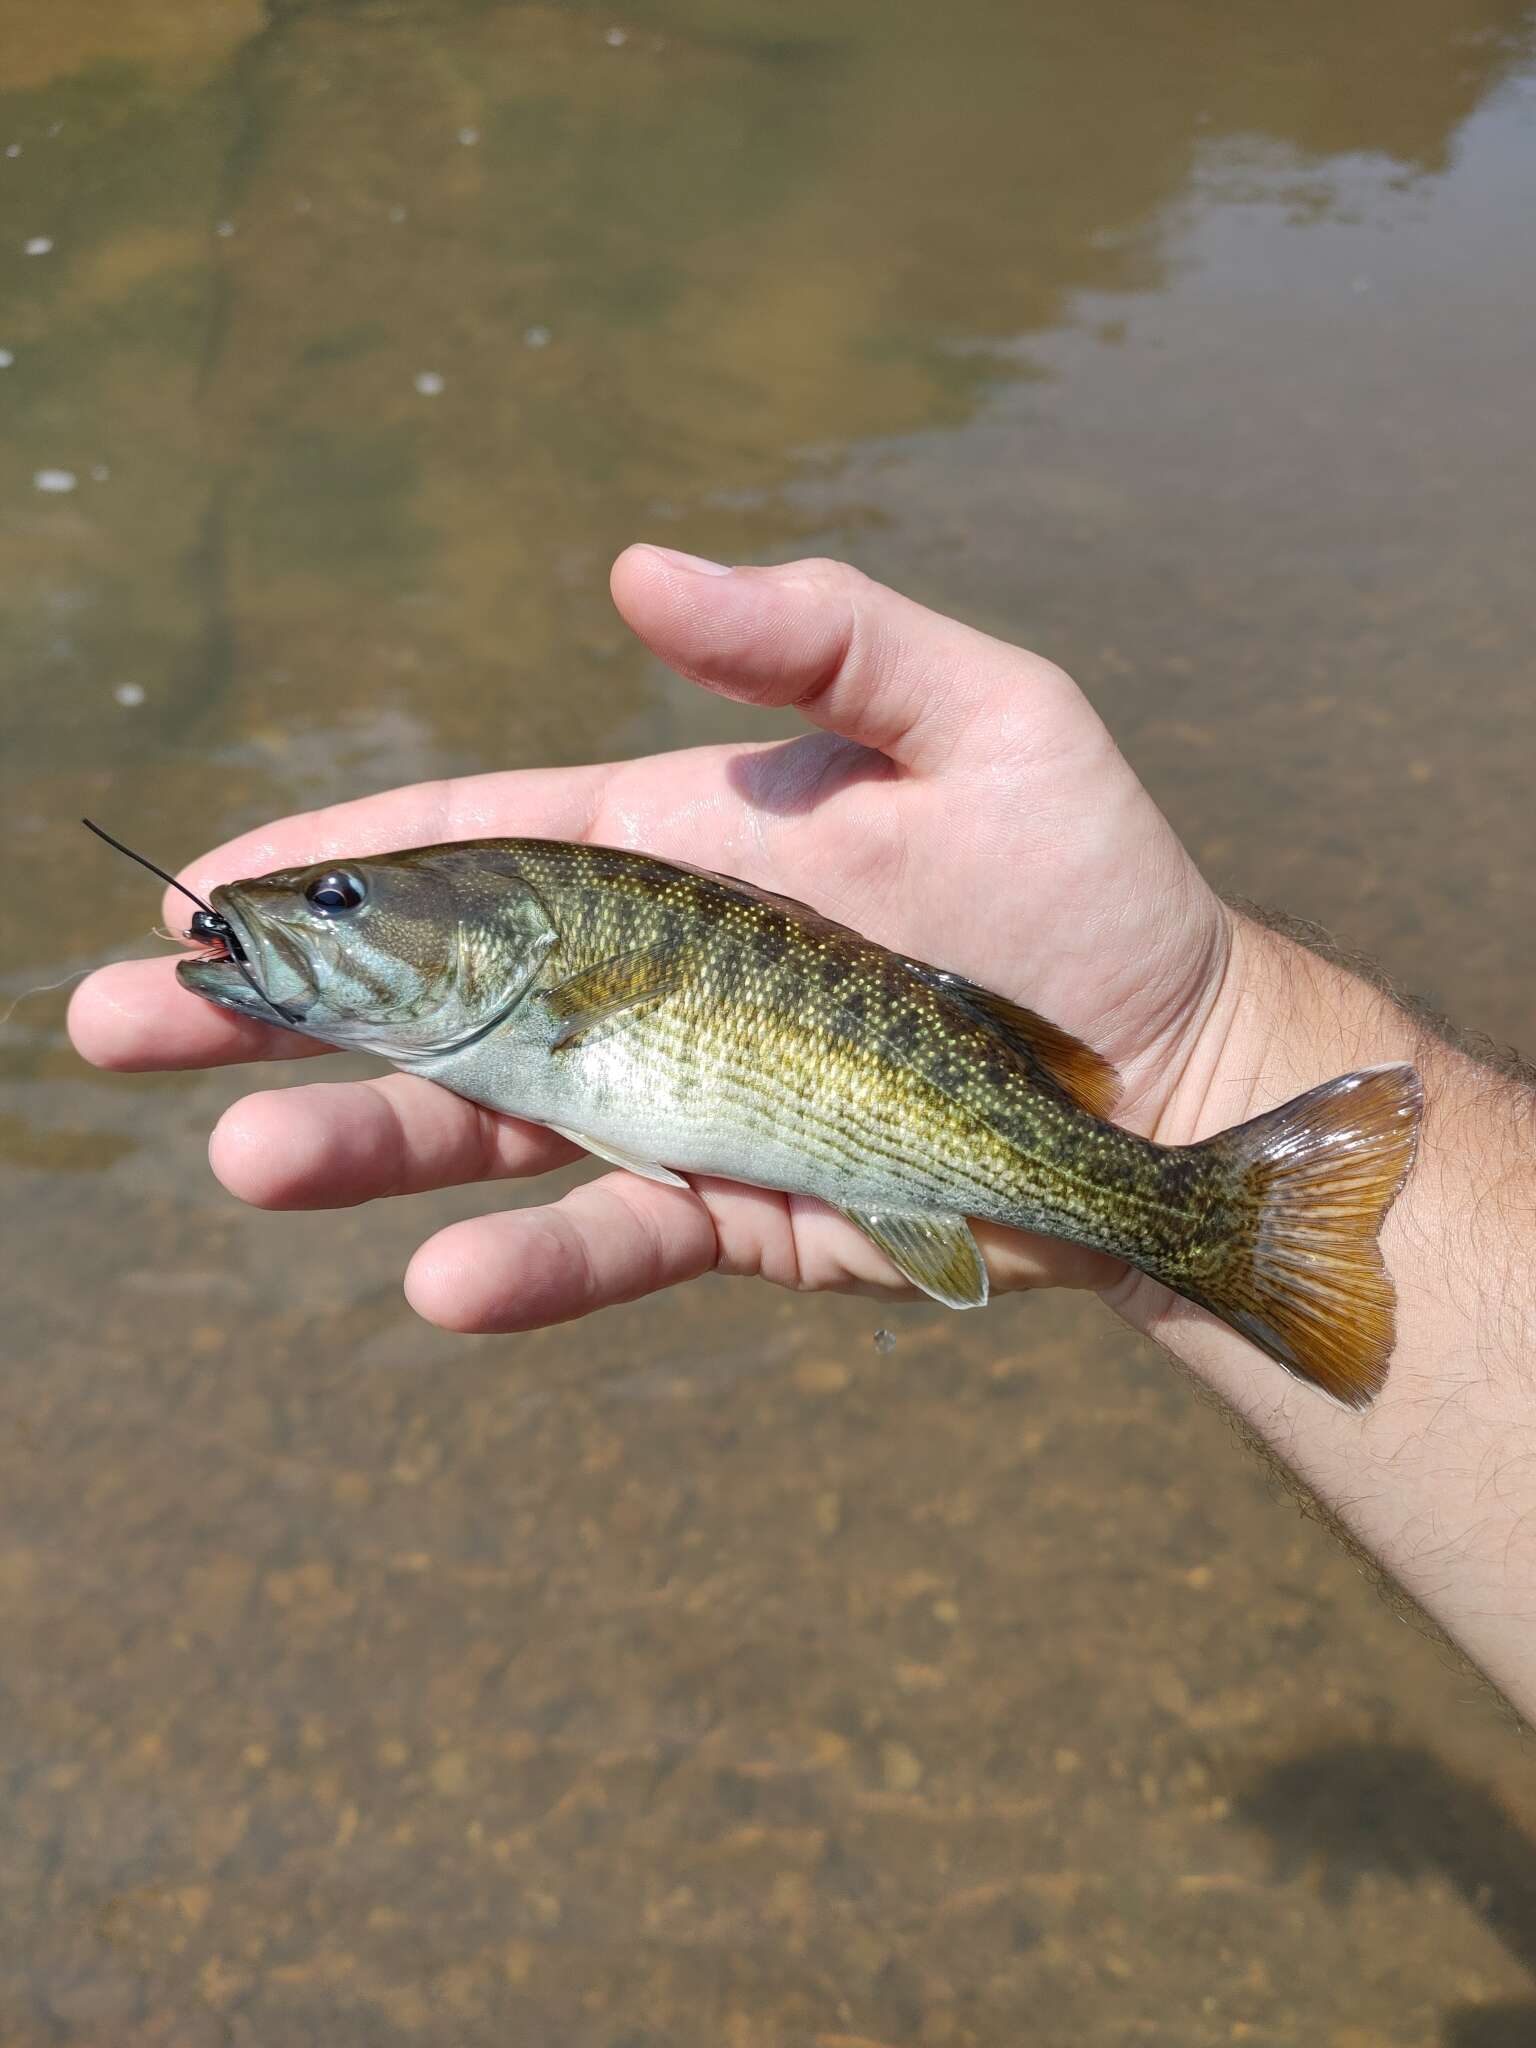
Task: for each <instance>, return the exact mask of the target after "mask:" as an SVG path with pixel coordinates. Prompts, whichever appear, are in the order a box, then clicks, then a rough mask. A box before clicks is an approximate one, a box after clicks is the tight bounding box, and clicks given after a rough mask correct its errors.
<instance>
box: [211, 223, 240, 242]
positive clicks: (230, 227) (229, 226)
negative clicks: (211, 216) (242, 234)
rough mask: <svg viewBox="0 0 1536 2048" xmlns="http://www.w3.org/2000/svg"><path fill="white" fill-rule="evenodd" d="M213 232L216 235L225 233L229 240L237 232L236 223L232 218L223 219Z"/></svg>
mask: <svg viewBox="0 0 1536 2048" xmlns="http://www.w3.org/2000/svg"><path fill="white" fill-rule="evenodd" d="M213 232H214V233H215V234H216V235H223V236H224V237H225V239H226V240H227V239H228V238H229V236H231V235H232V234H233V233H234V232H235V224H234V222H233V221H232V220H221V221H220V222H219V224H218V226H217V227H216V228H215V229H214V231H213Z"/></svg>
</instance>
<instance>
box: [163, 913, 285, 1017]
mask: <svg viewBox="0 0 1536 2048" xmlns="http://www.w3.org/2000/svg"><path fill="white" fill-rule="evenodd" d="M212 901H213V903H214V905H215V909H214V911H213V912H212V913H209V912H206V911H199V912H198V914H197V916H196V917H194V918H193V920H192V923H191V925H190V926H189V927H188V929H187V933H186V937H187V940H188V941H189V943H190V944H191V946H192V947H193V948H194V949H195V950H193V951H192V952H190V953H189V954H188V955H187V957H186V958H185V959H183V960H180V961H178V962H177V965H176V978H177V980H178V981H179V982H181V984H182V985H183V987H185V988H190V989H192V990H194V991H195V992H196V994H198V995H200V996H204V997H206V998H207V1000H208V1001H210V1002H214V1003H218V1004H220V1005H221V1006H222V1007H223V1008H225V1009H228V1010H238V1011H240V1012H242V1013H243V1014H244V1015H246V1016H257V1017H265V1018H267V1019H268V1021H270V1020H271V1019H272V1017H273V1014H274V1013H275V1014H276V1016H277V1017H278V1018H279V1019H281V1020H283V1021H284V1022H297V1021H298V1020H299V1018H300V1017H302V1015H303V1014H304V1011H305V1010H306V1009H307V1008H308V1006H309V1004H310V1002H312V1001H313V999H314V988H313V985H312V983H311V982H310V978H309V975H308V974H307V972H306V971H305V969H304V966H303V962H302V960H301V958H300V957H299V955H298V953H297V951H296V949H295V948H293V947H292V946H291V945H289V944H287V943H285V941H284V935H283V934H282V933H281V932H266V931H262V932H258V931H257V930H256V928H255V927H254V926H253V925H252V924H251V923H249V922H248V921H246V920H245V919H243V918H242V917H241V914H240V912H239V911H238V910H237V909H236V908H235V907H234V905H233V904H232V903H231V901H230V893H229V892H228V891H226V890H223V889H216V890H215V891H214V893H213V897H212Z"/></svg>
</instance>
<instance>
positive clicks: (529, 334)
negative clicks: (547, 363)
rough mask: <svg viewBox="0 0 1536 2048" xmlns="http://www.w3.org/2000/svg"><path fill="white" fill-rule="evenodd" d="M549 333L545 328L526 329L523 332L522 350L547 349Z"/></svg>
mask: <svg viewBox="0 0 1536 2048" xmlns="http://www.w3.org/2000/svg"><path fill="white" fill-rule="evenodd" d="M549 343H550V332H549V329H548V328H547V327H526V328H524V330H523V347H524V348H548V347H549Z"/></svg>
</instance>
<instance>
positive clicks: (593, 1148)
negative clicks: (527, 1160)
mask: <svg viewBox="0 0 1536 2048" xmlns="http://www.w3.org/2000/svg"><path fill="white" fill-rule="evenodd" d="M549 1128H550V1129H551V1130H552V1131H554V1132H555V1133H556V1135H557V1136H559V1137H562V1138H569V1139H570V1141H571V1143H572V1144H573V1145H579V1146H580V1147H581V1149H582V1151H583V1152H590V1153H591V1154H592V1155H593V1157H594V1158H596V1159H606V1160H607V1161H608V1164H609V1165H610V1166H622V1167H623V1169H624V1171H625V1172H626V1173H635V1174H638V1175H639V1176H640V1178H641V1180H656V1181H660V1182H661V1184H662V1186H663V1187H668V1188H685V1187H687V1185H688V1183H687V1181H685V1180H684V1179H683V1177H682V1175H681V1174H678V1173H673V1172H672V1171H671V1170H670V1169H669V1168H668V1167H665V1166H657V1165H655V1164H654V1162H653V1161H651V1160H649V1159H640V1158H638V1157H637V1156H636V1155H635V1154H634V1153H633V1152H624V1151H621V1150H620V1148H619V1147H618V1146H617V1145H609V1144H605V1143H604V1142H603V1140H602V1139H601V1138H591V1137H588V1135H587V1133H586V1132H585V1131H573V1130H569V1129H568V1128H567V1127H566V1126H565V1125H564V1124H551V1125H550V1127H549Z"/></svg>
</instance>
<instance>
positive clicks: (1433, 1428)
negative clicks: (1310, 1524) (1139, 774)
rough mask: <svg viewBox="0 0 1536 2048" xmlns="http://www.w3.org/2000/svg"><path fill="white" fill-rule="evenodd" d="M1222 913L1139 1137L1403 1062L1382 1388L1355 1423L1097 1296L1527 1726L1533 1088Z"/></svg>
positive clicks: (1222, 1341) (1535, 1182)
mask: <svg viewBox="0 0 1536 2048" xmlns="http://www.w3.org/2000/svg"><path fill="white" fill-rule="evenodd" d="M1231 916H1232V944H1231V948H1230V955H1229V960H1228V965H1227V970H1226V973H1225V975H1224V976H1223V979H1222V983H1221V986H1220V988H1219V989H1218V990H1217V991H1216V992H1215V994H1214V996H1213V998H1212V1000H1211V1003H1210V1006H1209V1010H1208V1014H1207V1017H1206V1020H1205V1023H1204V1026H1203V1028H1202V1031H1201V1033H1200V1036H1199V1038H1198V1040H1197V1042H1196V1044H1195V1045H1194V1047H1193V1048H1192V1050H1191V1053H1190V1056H1189V1058H1188V1060H1187V1061H1186V1063H1185V1065H1184V1068H1183V1070H1182V1071H1181V1073H1180V1076H1179V1080H1178V1082H1177V1084H1176V1086H1175V1087H1174V1089H1173V1090H1172V1092H1171V1094H1170V1097H1169V1100H1168V1106H1167V1109H1166V1110H1165V1113H1164V1115H1163V1117H1162V1118H1161V1119H1160V1121H1159V1128H1158V1131H1157V1136H1158V1137H1159V1138H1160V1139H1161V1140H1163V1142H1167V1143H1188V1142H1191V1141H1193V1140H1195V1139H1198V1138H1203V1137H1207V1136H1209V1135H1210V1134H1211V1133H1213V1132H1214V1131H1217V1130H1220V1129H1223V1128H1226V1127H1227V1126H1229V1125H1231V1124H1233V1123H1237V1122H1241V1121H1243V1120H1244V1119H1245V1118H1247V1117H1249V1116H1252V1115H1255V1114H1257V1113H1258V1112H1260V1111H1262V1110H1265V1109H1269V1108H1272V1107H1273V1106H1275V1105H1276V1104H1278V1103H1280V1102H1283V1101H1285V1100H1287V1099H1289V1098H1290V1097H1292V1096H1294V1095H1297V1094H1299V1093H1301V1092H1302V1091H1303V1090H1304V1089H1307V1088H1310V1087H1313V1086H1315V1085H1316V1084H1317V1083H1319V1082H1321V1081H1325V1080H1328V1079H1330V1078H1332V1077H1333V1076H1335V1075H1337V1074H1342V1073H1346V1072H1349V1071H1352V1070H1353V1069H1356V1068H1359V1067H1364V1066H1372V1065H1375V1064H1378V1063H1379V1062H1382V1061H1388V1060H1409V1061H1411V1062H1412V1063H1413V1064H1414V1065H1415V1066H1417V1067H1418V1069H1419V1071H1420V1074H1421V1076H1422V1079H1423V1083H1424V1092H1425V1114H1424V1121H1423V1126H1422V1129H1421V1133H1420V1142H1419V1147H1418V1155H1417V1158H1416V1160H1415V1163H1414V1166H1413V1169H1412V1170H1411V1172H1410V1174H1409V1176H1408V1179H1407V1181H1406V1183H1405V1185H1404V1187H1403V1190H1402V1193H1401V1194H1400V1195H1399V1197H1398V1199H1397V1201H1396V1203H1395V1204H1394V1206H1393V1208H1392V1210H1391V1212H1390V1213H1389V1215H1388V1217H1387V1220H1386V1224H1385V1227H1384V1229H1383V1232H1382V1237H1381V1248H1382V1253H1383V1256H1384V1258H1385V1259H1386V1262H1387V1266H1388V1270H1389V1272H1390V1273H1391V1275H1392V1279H1393V1283H1394V1288H1395V1291H1396V1296H1397V1311H1396V1343H1395V1347H1394V1351H1393V1355H1392V1360H1391V1366H1390V1370H1389V1373H1388V1378H1387V1383H1386V1386H1385V1388H1384V1389H1383V1391H1382V1392H1381V1394H1380V1395H1379V1396H1378V1397H1377V1400H1376V1401H1375V1403H1374V1404H1373V1405H1372V1406H1371V1407H1370V1408H1369V1409H1368V1410H1366V1411H1365V1412H1364V1413H1363V1414H1352V1413H1349V1412H1346V1411H1345V1410H1343V1409H1340V1408H1338V1407H1336V1406H1335V1405H1333V1404H1331V1403H1329V1402H1328V1401H1326V1400H1323V1399H1321V1398H1319V1396H1318V1395H1317V1394H1316V1393H1314V1392H1312V1391H1311V1390H1310V1389H1307V1388H1303V1387H1300V1386H1298V1385H1296V1384H1295V1383H1294V1382H1292V1381H1290V1380H1288V1379H1286V1378H1285V1377H1284V1376H1283V1375H1281V1374H1279V1373H1277V1372H1276V1371H1275V1370H1274V1369H1273V1368H1272V1367H1271V1366H1269V1365H1268V1364H1267V1363H1266V1362H1265V1361H1264V1360H1263V1359H1262V1358H1261V1357H1260V1356H1259V1355H1258V1354H1257V1353H1256V1352H1255V1351H1253V1349H1252V1348H1251V1347H1250V1346H1248V1345H1246V1344H1245V1343H1244V1342H1243V1341H1242V1339H1241V1338H1239V1337H1236V1336H1234V1335H1233V1334H1232V1333H1231V1332H1230V1331H1228V1330H1226V1329H1224V1328H1223V1327H1222V1326H1221V1325H1219V1324H1217V1323H1215V1322H1214V1321H1213V1320H1212V1319H1210V1318H1208V1317H1205V1316H1203V1315H1201V1314H1200V1313H1199V1312H1198V1311H1194V1310H1190V1309H1188V1308H1187V1307H1186V1306H1185V1305H1184V1304H1183V1303H1180V1302H1177V1301H1175V1300H1173V1299H1172V1298H1171V1297H1169V1296H1168V1295H1167V1294H1166V1293H1165V1292H1164V1291H1163V1290H1161V1289H1159V1288H1156V1287H1155V1286H1153V1285H1152V1284H1151V1283H1149V1282H1145V1281H1141V1280H1138V1279H1137V1278H1135V1277H1134V1276H1133V1277H1132V1279H1131V1280H1130V1281H1129V1282H1127V1283H1126V1284H1125V1285H1124V1286H1123V1287H1122V1288H1119V1289H1116V1290H1114V1291H1113V1293H1112V1295H1111V1300H1112V1302H1113V1304H1114V1305H1115V1306H1116V1307H1117V1308H1119V1309H1120V1311H1121V1312H1122V1313H1124V1314H1125V1315H1126V1316H1127V1317H1128V1318H1129V1319H1130V1320H1131V1321H1133V1322H1135V1323H1136V1324H1137V1325H1138V1326H1139V1327H1140V1328H1142V1329H1144V1330H1146V1331H1147V1332H1148V1333H1149V1334H1151V1335H1153V1336H1154V1337H1156V1339H1157V1341H1158V1342H1159V1343H1161V1344H1162V1345H1163V1346H1164V1347H1165V1348H1166V1349H1168V1350H1169V1351H1171V1352H1172V1353H1173V1354H1174V1356H1175V1357H1176V1358H1178V1359H1179V1360H1180V1361H1181V1362H1182V1363H1183V1364H1184V1365H1186V1366H1187V1367H1188V1368H1189V1369H1190V1370H1191V1371H1192V1372H1194V1373H1195V1375H1196V1376H1197V1377H1198V1378H1200V1379H1202V1380H1203V1381H1205V1382H1206V1384H1207V1385H1209V1386H1211V1387H1212V1388H1214V1389H1215V1390H1216V1391H1217V1392H1218V1393H1219V1394H1220V1395H1221V1396H1222V1397H1223V1398H1224V1399H1225V1400H1226V1401H1228V1402H1229V1403H1230V1404H1231V1405H1232V1406H1233V1407H1234V1408H1235V1409H1237V1410H1238V1411H1239V1413H1240V1414H1242V1415H1243V1416H1244V1418H1245V1419H1246V1420H1247V1421H1248V1422H1249V1423H1250V1424H1251V1425H1252V1426H1253V1427H1254V1428H1255V1429H1256V1431H1257V1432H1258V1434H1259V1435H1260V1436H1261V1437H1262V1438H1264V1439H1265V1440H1266V1441H1267V1442H1268V1443H1269V1444H1270V1445H1271V1446H1272V1447H1274V1448H1275V1449H1276V1450H1277V1451H1278V1452H1279V1453H1280V1454H1281V1455H1282V1456H1283V1457H1284V1459H1285V1461H1286V1463H1288V1464H1289V1465H1290V1466H1292V1468H1293V1469H1294V1470H1295V1471H1296V1472H1297V1473H1298V1474H1299V1475H1300V1476H1301V1478H1302V1479H1303V1480H1304V1481H1305V1483H1306V1485H1307V1486H1308V1487H1309V1488H1310V1489H1311V1491H1312V1492H1313V1493H1314V1494H1315V1495H1316V1496H1317V1497H1318V1498H1319V1499H1320V1500H1321V1501H1322V1503H1323V1505H1324V1507H1325V1508H1326V1509H1327V1510H1328V1511H1330V1513H1331V1514H1332V1515H1333V1516H1334V1518H1335V1519H1336V1520H1337V1521H1338V1522H1339V1523H1340V1524H1341V1525H1342V1526H1343V1527H1344V1528H1345V1529H1346V1530H1347V1531H1348V1532H1349V1534H1350V1535H1351V1536H1352V1537H1353V1538H1354V1540H1356V1541H1357V1542H1358V1543H1360V1544H1361V1545H1363V1547H1364V1548H1365V1549H1366V1550H1367V1551H1369V1552H1370V1553H1371V1555H1372V1556H1373V1557H1374V1558H1375V1559H1376V1560H1377V1561H1378V1562H1379V1563H1380V1564H1381V1565H1382V1566H1383V1567H1384V1568H1385V1569H1386V1570H1387V1571H1388V1572H1389V1573H1390V1574H1391V1576H1392V1577H1393V1578H1395V1579H1396V1580H1397V1581H1398V1582H1399V1583H1400V1584H1401V1585H1402V1586H1403V1587H1404V1588H1405V1589H1406V1590H1407V1591H1408V1592H1409V1593H1410V1594H1411V1595H1412V1596H1413V1597H1414V1598H1415V1599H1416V1600H1417V1601H1418V1602H1419V1603H1420V1605H1421V1606H1423V1607H1424V1608H1425V1609H1426V1610H1427V1611H1428V1612H1429V1613H1430V1614H1431V1615H1432V1616H1433V1618H1434V1620H1435V1621H1436V1622H1437V1623H1438V1624H1439V1625H1440V1627H1442V1628H1443V1629H1444V1630H1445V1631H1446V1633H1447V1634H1449V1635H1450V1636H1452V1637H1453V1638H1455V1639H1456V1640H1457V1641H1459V1642H1460V1644H1461V1645H1462V1647H1463V1648H1464V1649H1465V1650H1466V1651H1467V1652H1468V1654H1469V1655H1470V1656H1471V1657H1472V1658H1473V1660H1474V1661H1475V1662H1476V1663H1478V1664H1480V1665H1481V1667H1482V1668H1483V1669H1484V1671H1486V1672H1487V1673H1488V1674H1489V1676H1490V1677H1491V1678H1493V1680H1494V1681H1495V1683H1497V1684H1499V1685H1500V1686H1502V1687H1503V1689H1504V1690H1505V1691H1506V1692H1507V1693H1508V1695H1509V1697H1510V1698H1511V1700H1513V1702H1514V1703H1515V1704H1516V1705H1517V1706H1518V1707H1520V1708H1521V1709H1522V1710H1523V1711H1525V1712H1526V1713H1528V1714H1530V1713H1536V1628H1533V1626H1532V1623H1533V1621H1536V1512H1533V1507H1536V1090H1533V1088H1532V1087H1531V1086H1530V1085H1529V1083H1528V1081H1527V1080H1526V1079H1525V1078H1523V1077H1522V1076H1521V1075H1520V1074H1519V1073H1517V1072H1505V1071H1500V1070H1499V1068H1498V1067H1497V1066H1495V1065H1493V1064H1490V1063H1488V1062H1486V1061H1484V1060H1481V1059H1478V1058H1474V1057H1472V1056H1471V1055H1469V1054H1468V1053H1467V1052H1465V1051H1463V1050H1461V1049H1460V1048H1459V1047H1457V1046H1456V1045H1454V1044H1452V1043H1450V1042H1448V1040H1447V1039H1446V1038H1445V1037H1444V1036H1442V1035H1441V1033H1440V1031H1439V1030H1438V1029H1436V1028H1435V1026H1434V1025H1433V1024H1432V1023H1431V1022H1429V1021H1428V1020H1423V1019H1420V1018H1419V1017H1416V1016H1415V1015H1414V1014H1413V1013H1412V1011H1411V1010H1409V1009H1407V1008H1405V1007H1404V1006H1403V1005H1402V1004H1400V1003H1398V1002H1397V1001H1395V1000H1394V999H1393V998H1392V996H1391V995H1390V994H1388V992H1387V991H1386V990H1385V989H1383V988H1382V987H1380V986H1378V985H1376V984H1375V983H1374V982H1373V981H1371V980H1370V979H1367V978H1365V977H1364V976H1362V975H1361V974H1359V973H1355V972H1351V971H1350V970H1349V969H1348V968H1347V967H1346V966H1344V965H1342V964H1341V963H1340V961H1339V960H1338V959H1336V958H1328V957H1324V956H1323V955H1322V954H1320V952H1318V951H1316V950H1313V948H1312V947H1311V946H1303V945H1300V944H1298V943H1297V942H1296V941H1295V940H1294V939H1292V938H1290V937H1288V936H1286V935H1285V934H1284V933H1283V932H1277V931H1273V930H1268V929H1265V928H1264V927H1263V926H1262V925H1260V924H1259V923H1258V922H1257V921H1256V920H1254V919H1252V918H1250V917H1247V916H1244V915H1241V914H1239V913H1236V912H1233V913H1231Z"/></svg>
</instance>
